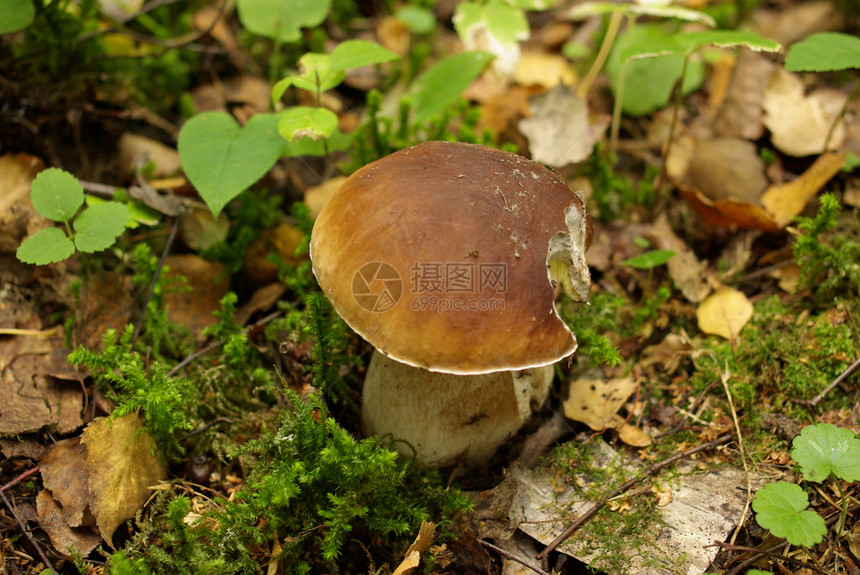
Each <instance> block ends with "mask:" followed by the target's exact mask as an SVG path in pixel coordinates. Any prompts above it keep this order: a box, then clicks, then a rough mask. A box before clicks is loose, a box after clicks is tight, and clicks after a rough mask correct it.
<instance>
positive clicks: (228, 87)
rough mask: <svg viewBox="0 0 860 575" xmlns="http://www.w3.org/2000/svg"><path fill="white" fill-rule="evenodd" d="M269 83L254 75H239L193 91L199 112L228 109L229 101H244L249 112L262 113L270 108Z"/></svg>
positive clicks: (195, 104) (196, 108) (224, 110)
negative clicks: (216, 84)
mask: <svg viewBox="0 0 860 575" xmlns="http://www.w3.org/2000/svg"><path fill="white" fill-rule="evenodd" d="M270 95H271V94H270V86H269V83H268V82H266V81H265V80H263V79H261V78H255V77H253V76H238V77H236V78H231V79H229V80H225V81H224V82H223V83H221V84H219V85H218V86H214V85H211V84H210V85H206V86H201V87H199V88H197V89H196V90H194V91H193V92H192V93H191V96H192V98H193V100H194V106H195V110H197V112H198V113H200V112H206V111H209V110H220V111H222V112H226V111H227V102H231V103H243V104H244V105H245V108H246V112H247V114H249V115H250V114H260V113H262V112H265V111H267V110H268V109H269V98H270Z"/></svg>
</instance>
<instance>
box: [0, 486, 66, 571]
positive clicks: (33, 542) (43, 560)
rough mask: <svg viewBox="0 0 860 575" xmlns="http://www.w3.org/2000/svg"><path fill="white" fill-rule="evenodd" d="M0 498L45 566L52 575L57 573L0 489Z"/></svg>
mask: <svg viewBox="0 0 860 575" xmlns="http://www.w3.org/2000/svg"><path fill="white" fill-rule="evenodd" d="M0 498H2V499H3V504H4V505H5V506H6V509H8V510H9V513H11V514H12V517H14V518H15V522H16V523H17V524H18V527H19V528H20V529H21V533H23V534H24V537H26V538H27V541H29V542H30V545H32V546H33V548H34V549H35V550H36V553H38V554H39V558H40V559H41V560H42V562H43V563H44V564H45V567H47V568H48V569H50V570H51V573H53V574H54V575H58V574H57V570H56V569H54V566H53V565H52V564H51V562H50V561H49V560H48V557H47V555H45V552H44V551H43V550H42V547H41V546H40V545H39V544H38V543H37V542H36V540H35V539H33V536H32V535H31V534H30V531H29V530H28V529H27V526H26V525H24V520H23V519H21V517H20V516H19V515H18V512H17V511H15V508H14V507H13V506H12V502H11V501H9V498H8V497H6V494H5V493H4V492H3V491H0Z"/></svg>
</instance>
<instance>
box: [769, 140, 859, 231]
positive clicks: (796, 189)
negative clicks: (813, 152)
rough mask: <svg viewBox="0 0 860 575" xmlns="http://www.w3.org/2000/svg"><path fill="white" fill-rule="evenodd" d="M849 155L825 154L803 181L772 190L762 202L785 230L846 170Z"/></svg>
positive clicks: (803, 175)
mask: <svg viewBox="0 0 860 575" xmlns="http://www.w3.org/2000/svg"><path fill="white" fill-rule="evenodd" d="M845 156H846V153H845V152H828V153H826V154H821V156H819V157H818V159H817V160H815V162H814V163H813V164H812V165H811V166H810V167H809V168H808V169H807V170H806V171H805V172H803V174H801V175H800V176H799V177H797V178H795V179H794V180H792V181H790V182H786V183H785V184H780V185H776V186H771V187H770V188H768V190H767V191H766V192H765V193H764V195H763V196H762V198H761V204H762V206H764V208H765V209H766V210H767V211H768V212H770V214H771V215H772V216H773V219H774V221H775V222H776V224H777V225H778V226H780V227H785V226H786V225H788V224H789V223H790V222H791V220H792V219H793V218H795V217H797V216H799V215H800V214H801V213H802V212H803V210H804V208H806V204H808V203H809V201H810V200H811V199H812V198H814V197H815V196H816V195H817V194H818V192H819V191H820V190H821V188H823V187H824V185H825V184H826V183H827V182H829V181H830V179H831V178H833V176H835V175H836V174H838V173H839V172H840V171H841V170H842V168H843V167H844V166H845Z"/></svg>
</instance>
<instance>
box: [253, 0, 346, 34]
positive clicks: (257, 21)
mask: <svg viewBox="0 0 860 575" xmlns="http://www.w3.org/2000/svg"><path fill="white" fill-rule="evenodd" d="M330 7H331V0H313V1H308V0H238V2H237V8H238V9H239V21H240V22H242V26H244V27H245V28H247V29H248V30H249V31H251V32H253V33H254V34H257V35H259V36H265V37H266V38H272V39H279V40H281V41H282V42H296V41H297V40H299V39H301V29H302V28H313V27H316V26H319V25H320V24H321V23H322V21H323V20H325V17H326V15H327V14H328V11H329V8H330Z"/></svg>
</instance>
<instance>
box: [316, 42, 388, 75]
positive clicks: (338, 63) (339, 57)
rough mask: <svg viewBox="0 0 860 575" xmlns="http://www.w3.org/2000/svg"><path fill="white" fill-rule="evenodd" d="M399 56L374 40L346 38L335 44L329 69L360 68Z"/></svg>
mask: <svg viewBox="0 0 860 575" xmlns="http://www.w3.org/2000/svg"><path fill="white" fill-rule="evenodd" d="M398 57H399V56H398V55H397V54H395V53H394V52H392V51H391V50H389V49H387V48H383V47H382V46H380V45H379V44H377V43H376V42H369V41H367V40H347V41H346V42H341V43H340V44H338V45H337V48H335V49H334V50H333V51H332V53H331V69H332V70H335V71H343V70H349V69H350V68H360V67H362V66H370V65H371V64H381V63H383V62H390V61H392V60H396V59H397V58H398Z"/></svg>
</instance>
